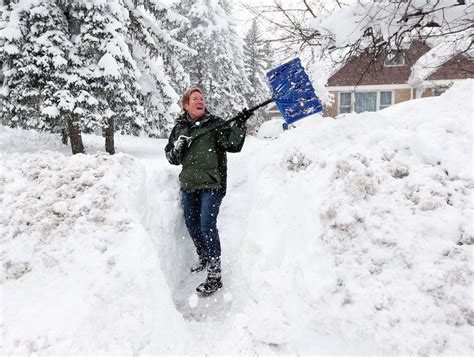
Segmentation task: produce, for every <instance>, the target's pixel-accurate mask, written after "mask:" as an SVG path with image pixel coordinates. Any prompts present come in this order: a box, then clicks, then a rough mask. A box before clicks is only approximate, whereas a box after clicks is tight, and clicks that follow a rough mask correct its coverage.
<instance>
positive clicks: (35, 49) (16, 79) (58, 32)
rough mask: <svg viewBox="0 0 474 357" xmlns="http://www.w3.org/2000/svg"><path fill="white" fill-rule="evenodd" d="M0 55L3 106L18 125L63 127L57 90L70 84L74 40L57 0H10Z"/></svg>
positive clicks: (1, 33)
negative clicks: (68, 79) (70, 63)
mask: <svg viewBox="0 0 474 357" xmlns="http://www.w3.org/2000/svg"><path fill="white" fill-rule="evenodd" d="M1 10H2V22H1V25H0V26H1V28H0V61H1V62H3V64H4V70H5V71H4V75H5V79H4V84H5V85H4V88H3V91H4V93H3V94H4V96H3V101H2V102H3V110H4V116H5V118H6V120H7V122H8V123H9V124H10V125H12V126H19V127H22V128H32V129H41V130H48V131H51V132H59V131H61V130H62V129H64V128H65V126H64V122H62V121H61V119H60V116H59V114H60V112H59V110H58V107H57V104H58V102H57V100H58V98H57V96H56V92H57V91H58V89H60V88H62V87H64V85H65V80H66V78H65V74H66V70H67V64H68V61H67V57H68V52H69V49H70V48H71V42H70V41H69V38H68V35H67V32H68V27H67V22H66V21H65V18H64V16H63V13H62V11H61V8H60V7H59V6H58V4H57V3H56V2H51V1H48V0H36V1H34V2H33V1H31V2H26V1H24V2H22V1H17V2H13V1H8V2H6V1H4V2H3V4H2V9H1Z"/></svg>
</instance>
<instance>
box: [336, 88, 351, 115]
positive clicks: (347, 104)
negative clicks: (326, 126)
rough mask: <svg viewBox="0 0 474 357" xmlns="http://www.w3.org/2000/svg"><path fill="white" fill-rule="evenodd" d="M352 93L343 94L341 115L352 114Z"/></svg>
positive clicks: (340, 106) (340, 108)
mask: <svg viewBox="0 0 474 357" xmlns="http://www.w3.org/2000/svg"><path fill="white" fill-rule="evenodd" d="M351 96H352V93H350V92H348V93H341V98H340V101H339V113H350V112H351V111H352V105H351V103H352V100H351Z"/></svg>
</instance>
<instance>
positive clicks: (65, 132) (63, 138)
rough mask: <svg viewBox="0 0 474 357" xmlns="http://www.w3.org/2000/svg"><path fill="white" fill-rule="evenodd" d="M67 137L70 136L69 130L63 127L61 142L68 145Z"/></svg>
mask: <svg viewBox="0 0 474 357" xmlns="http://www.w3.org/2000/svg"><path fill="white" fill-rule="evenodd" d="M67 138H68V135H67V130H66V129H61V142H62V143H63V144H64V145H67Z"/></svg>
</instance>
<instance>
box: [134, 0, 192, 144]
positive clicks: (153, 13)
mask: <svg viewBox="0 0 474 357" xmlns="http://www.w3.org/2000/svg"><path fill="white" fill-rule="evenodd" d="M125 7H126V8H127V10H128V17H129V19H130V23H129V27H128V45H129V47H130V48H132V56H133V58H134V60H135V62H136V66H137V69H138V72H139V76H138V79H137V83H138V87H139V89H140V94H141V96H142V98H143V103H142V104H143V107H144V120H145V122H144V123H143V128H144V131H145V132H146V133H147V134H148V135H151V136H165V135H167V134H168V133H169V131H170V130H171V128H172V127H173V125H174V119H175V118H176V116H177V115H178V114H179V112H180V110H181V109H180V106H179V104H178V103H179V99H180V95H181V93H182V90H183V89H184V88H187V87H188V86H189V75H188V74H187V73H186V72H185V70H184V68H183V64H182V61H181V58H183V57H186V56H188V55H189V54H193V53H194V51H192V50H190V49H189V48H188V47H187V46H186V45H185V44H184V43H182V41H181V39H180V34H179V29H180V28H182V27H183V26H185V25H186V24H187V23H188V21H187V19H186V18H185V17H183V16H181V15H179V14H178V13H177V12H175V11H174V10H172V9H170V8H169V6H166V5H164V3H163V2H162V1H160V0H143V1H139V2H137V1H134V2H131V1H128V2H125Z"/></svg>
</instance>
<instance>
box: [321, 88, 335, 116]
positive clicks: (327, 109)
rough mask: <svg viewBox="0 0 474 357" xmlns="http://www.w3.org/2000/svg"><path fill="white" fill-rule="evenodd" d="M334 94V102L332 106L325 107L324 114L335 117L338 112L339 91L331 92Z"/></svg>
mask: <svg viewBox="0 0 474 357" xmlns="http://www.w3.org/2000/svg"><path fill="white" fill-rule="evenodd" d="M330 93H332V94H333V95H334V103H332V106H330V107H324V112H323V116H325V117H333V118H335V117H336V116H337V114H338V107H339V92H330Z"/></svg>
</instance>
